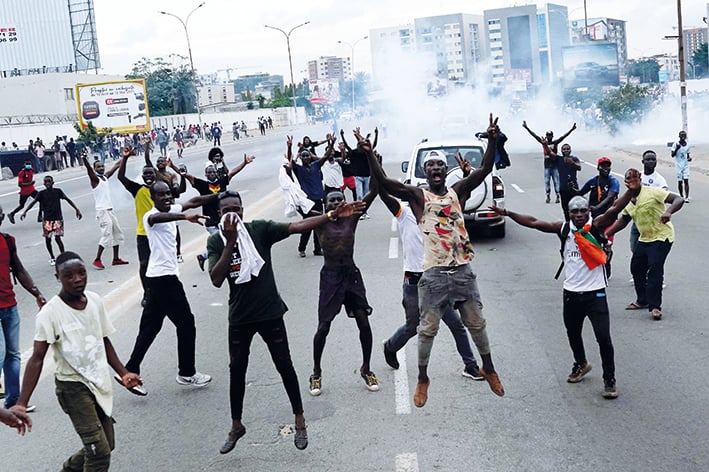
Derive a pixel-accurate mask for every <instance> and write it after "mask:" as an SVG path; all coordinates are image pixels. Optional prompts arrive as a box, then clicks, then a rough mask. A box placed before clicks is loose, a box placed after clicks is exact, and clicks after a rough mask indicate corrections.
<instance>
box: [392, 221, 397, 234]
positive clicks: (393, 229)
mask: <svg viewBox="0 0 709 472" xmlns="http://www.w3.org/2000/svg"><path fill="white" fill-rule="evenodd" d="M397 229H398V228H397V221H396V218H392V219H391V231H392V232H395V231H396V230H397Z"/></svg>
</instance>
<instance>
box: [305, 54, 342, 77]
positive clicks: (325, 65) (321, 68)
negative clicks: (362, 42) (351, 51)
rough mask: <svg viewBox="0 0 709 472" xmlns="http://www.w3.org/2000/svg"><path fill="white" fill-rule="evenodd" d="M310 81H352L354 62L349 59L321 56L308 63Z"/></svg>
mask: <svg viewBox="0 0 709 472" xmlns="http://www.w3.org/2000/svg"><path fill="white" fill-rule="evenodd" d="M308 79H309V80H326V79H329V80H340V81H342V80H351V79H352V62H351V59H350V58H349V57H335V56H320V58H319V59H315V60H312V61H308Z"/></svg>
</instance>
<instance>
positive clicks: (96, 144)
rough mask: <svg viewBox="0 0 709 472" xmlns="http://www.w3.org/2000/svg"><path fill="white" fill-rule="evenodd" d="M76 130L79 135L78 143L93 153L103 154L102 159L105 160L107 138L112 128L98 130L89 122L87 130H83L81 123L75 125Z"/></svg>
mask: <svg viewBox="0 0 709 472" xmlns="http://www.w3.org/2000/svg"><path fill="white" fill-rule="evenodd" d="M74 129H75V130H76V133H77V134H78V135H79V137H78V138H77V140H76V141H77V142H78V143H80V144H82V145H83V146H84V147H86V148H88V149H89V150H90V151H91V152H98V153H99V154H101V159H102V160H103V159H105V156H104V153H105V148H104V144H105V143H106V136H108V135H109V134H111V131H112V130H111V128H101V129H98V128H96V127H95V126H94V124H93V123H91V122H90V121H89V122H88V123H87V126H86V127H85V128H82V127H81V126H80V125H79V123H74Z"/></svg>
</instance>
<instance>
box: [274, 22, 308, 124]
mask: <svg viewBox="0 0 709 472" xmlns="http://www.w3.org/2000/svg"><path fill="white" fill-rule="evenodd" d="M308 23H310V21H306V22H305V23H301V24H299V25H296V26H294V27H292V28H291V29H290V31H288V32H287V33H286V32H285V31H283V30H282V29H280V28H276V27H275V26H269V25H264V26H265V27H266V28H271V29H274V30H276V31H280V32H281V33H283V36H285V37H286V46H288V65H289V67H290V87H291V91H290V94H291V97H292V98H293V113H295V123H296V124H298V107H297V106H296V105H295V81H294V80H293V59H292V58H291V54H290V35H291V33H292V32H293V31H295V30H296V29H297V28H300V27H301V26H305V25H307V24H308Z"/></svg>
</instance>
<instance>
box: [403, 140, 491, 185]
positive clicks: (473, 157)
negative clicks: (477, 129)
mask: <svg viewBox="0 0 709 472" xmlns="http://www.w3.org/2000/svg"><path fill="white" fill-rule="evenodd" d="M434 149H435V150H436V151H440V152H442V153H444V154H445V155H446V164H447V165H448V169H449V170H450V169H453V168H454V167H458V161H456V160H455V155H456V153H458V152H460V155H461V156H463V159H465V160H466V161H468V162H470V164H471V165H472V166H473V168H476V167H480V164H481V163H482V160H483V153H484V151H483V148H482V146H444V147H430V148H422V149H419V151H418V155H417V156H416V171H415V172H414V175H415V176H416V177H417V178H419V179H425V178H426V174H424V172H423V157H424V156H425V155H426V153H427V152H428V151H432V150H434Z"/></svg>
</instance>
